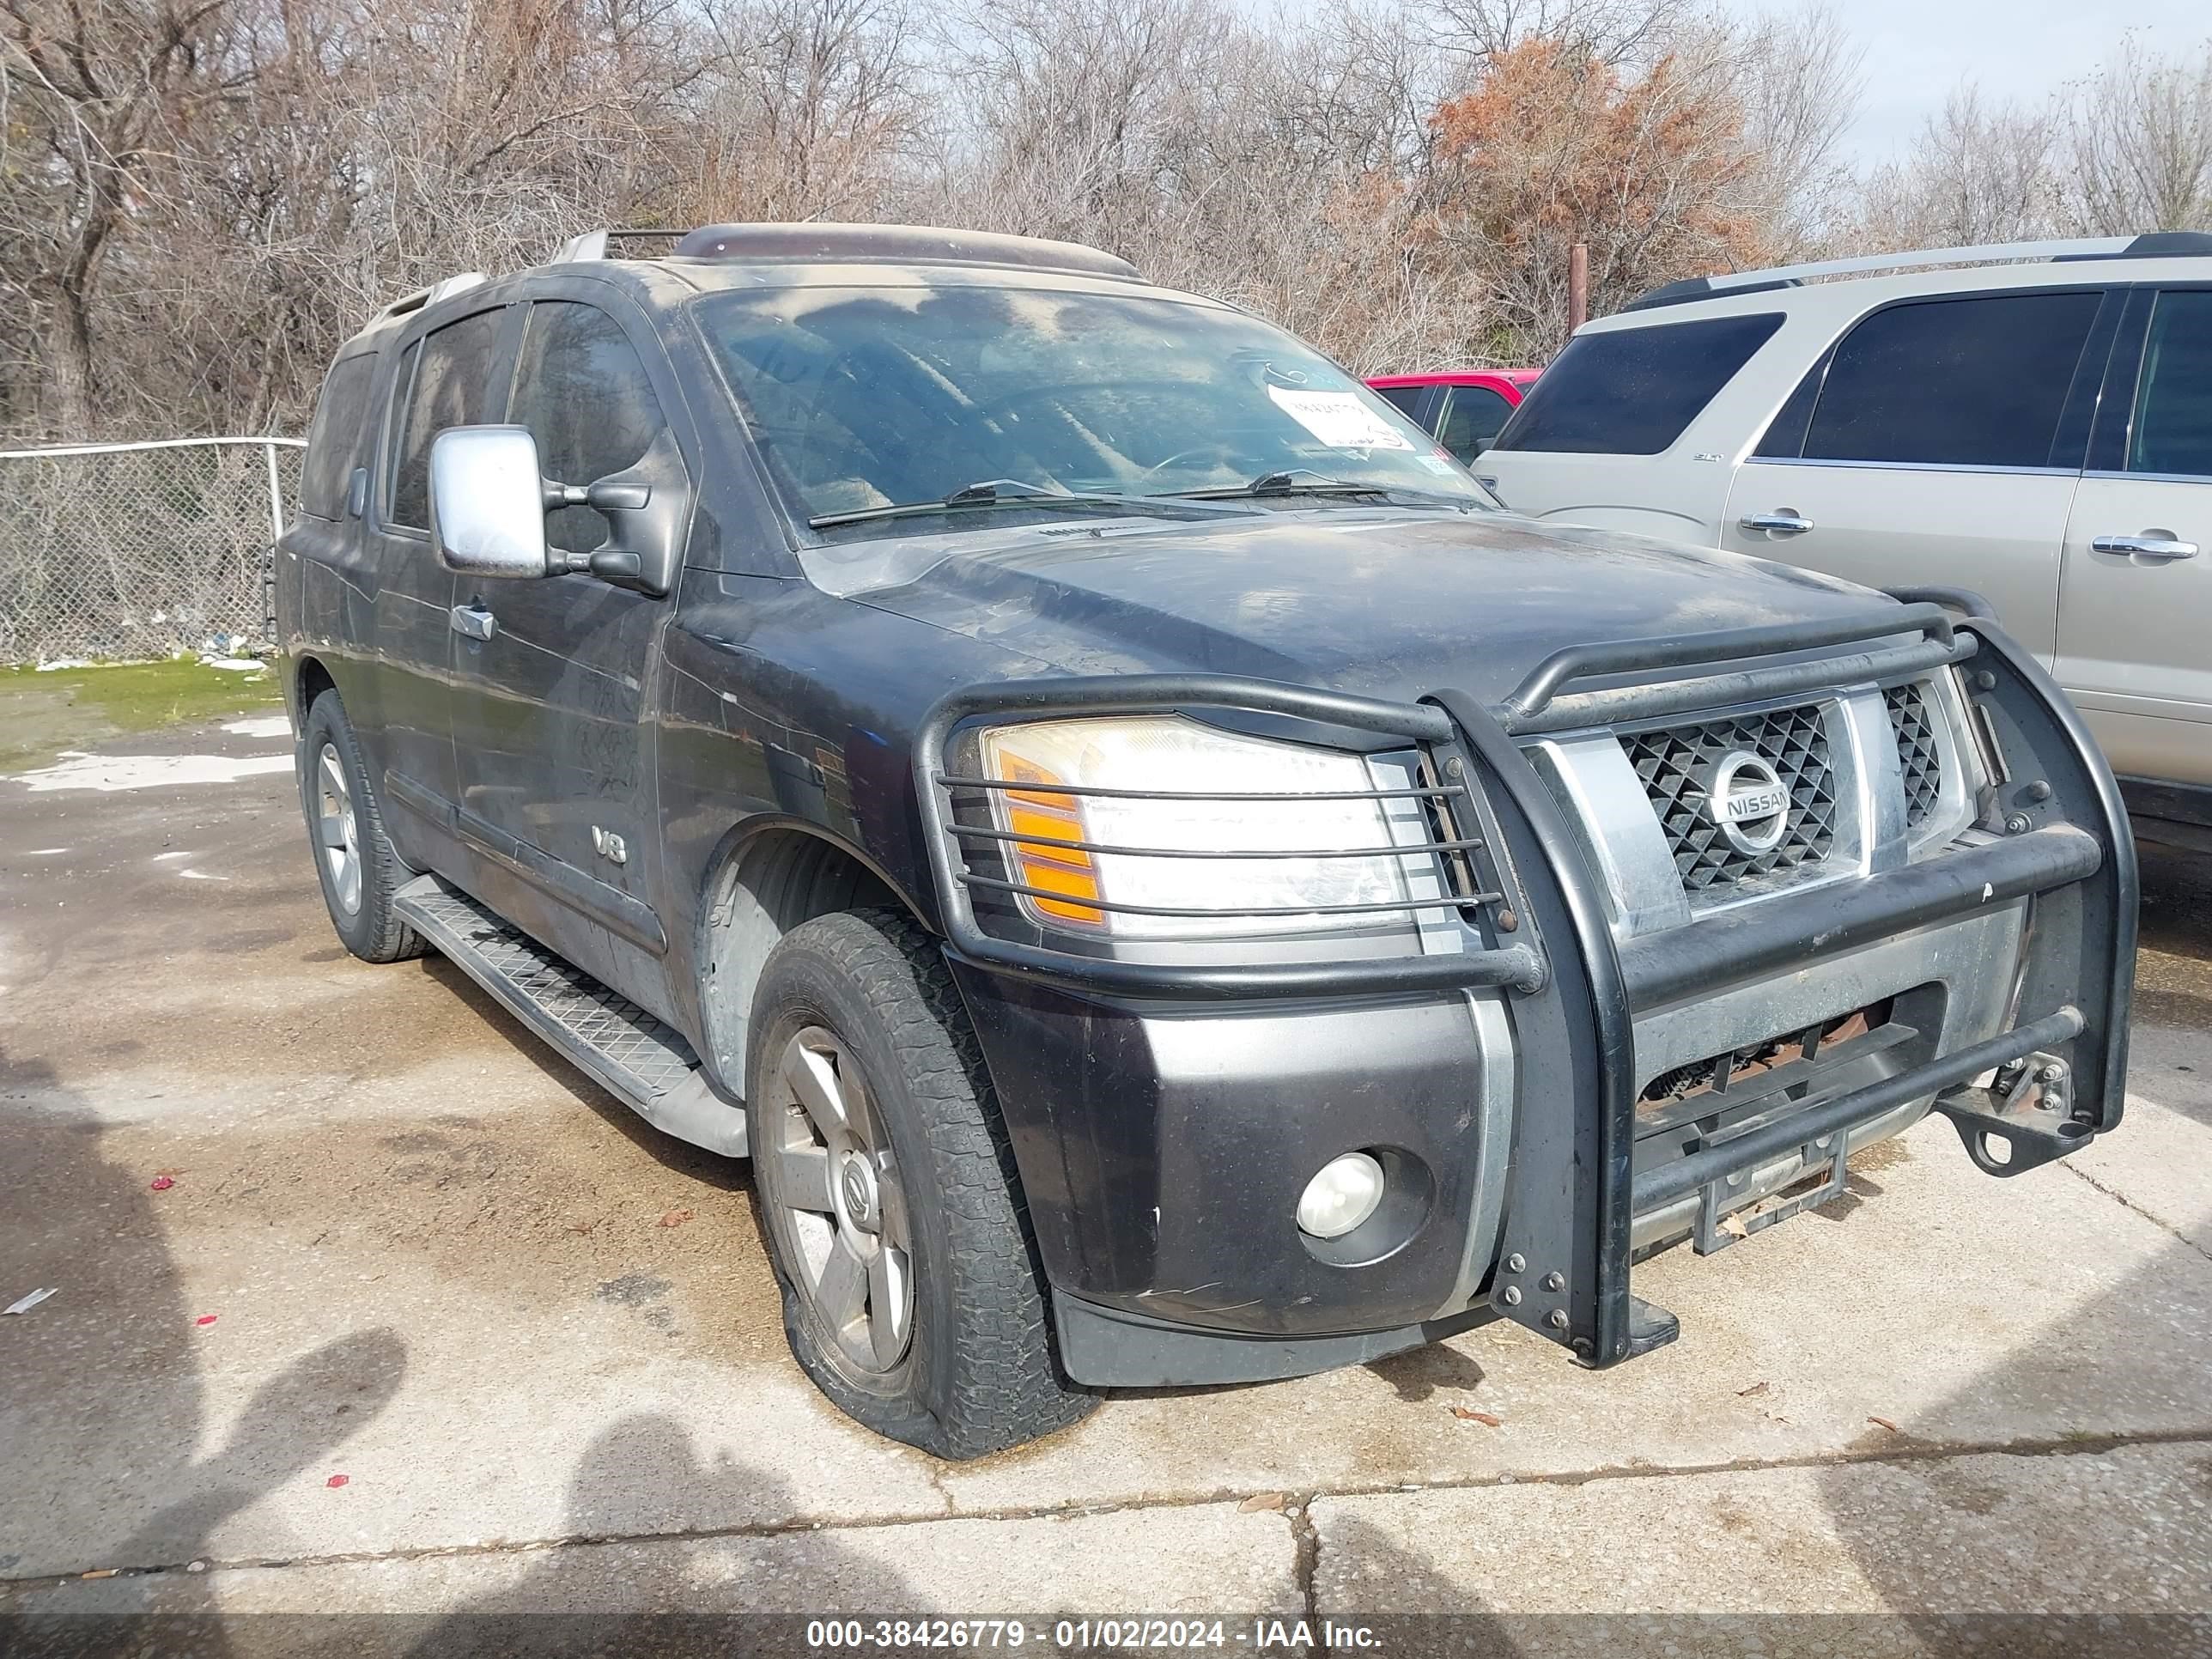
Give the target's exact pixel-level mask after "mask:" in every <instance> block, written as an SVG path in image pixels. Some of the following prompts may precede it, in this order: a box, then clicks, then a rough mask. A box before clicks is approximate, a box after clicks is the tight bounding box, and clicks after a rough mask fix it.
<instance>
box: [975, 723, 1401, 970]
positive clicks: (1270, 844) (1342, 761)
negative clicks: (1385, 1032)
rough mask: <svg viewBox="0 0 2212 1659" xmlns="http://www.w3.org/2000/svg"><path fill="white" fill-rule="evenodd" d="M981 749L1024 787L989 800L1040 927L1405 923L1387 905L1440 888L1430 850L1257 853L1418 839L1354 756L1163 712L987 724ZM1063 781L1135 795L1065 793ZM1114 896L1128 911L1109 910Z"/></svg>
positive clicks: (1138, 931)
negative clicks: (1396, 825) (1397, 827)
mask: <svg viewBox="0 0 2212 1659" xmlns="http://www.w3.org/2000/svg"><path fill="white" fill-rule="evenodd" d="M981 750H982V759H983V769H984V771H985V772H986V773H987V775H990V776H992V777H994V778H999V779H1003V780H1005V781H1007V782H1010V783H1012V784H1015V785H1018V786H1019V787H1016V788H1012V789H1000V790H994V791H992V792H991V793H992V795H993V798H994V799H993V800H992V811H993V812H994V818H995V822H996V823H997V825H998V827H999V829H1000V830H1001V831H1002V832H1004V833H1005V834H1006V835H1007V836H1009V837H1010V838H1011V839H1009V840H1008V841H1007V842H1006V843H1005V846H1006V871H1007V876H1008V878H1009V879H1010V880H1012V881H1013V882H1014V883H1016V884H1018V885H1019V886H1021V887H1024V888H1028V889H1031V891H1030V892H1028V893H1024V894H1021V895H1019V896H1018V897H1017V901H1016V902H1018V903H1019V905H1020V906H1021V908H1022V909H1023V910H1024V912H1025V913H1026V914H1027V915H1029V916H1030V919H1031V920H1032V921H1036V922H1038V923H1040V924H1042V925H1043V926H1045V927H1056V928H1061V929H1073V930H1076V931H1079V932H1090V933H1103V934H1111V935H1113V936H1115V937H1116V938H1122V939H1169V938H1180V939H1192V938H1200V939H1205V938H1220V937H1223V936H1225V935H1230V934H1250V933H1311V932H1316V931H1320V930H1322V929H1332V930H1333V929H1359V928H1365V929H1370V930H1371V929H1375V928H1377V927H1388V928H1394V929H1401V928H1404V927H1407V926H1408V925H1409V922H1410V916H1409V914H1408V912H1407V911H1406V910H1405V909H1403V908H1393V907H1402V906H1404V905H1405V904H1406V903H1407V899H1408V898H1409V897H1424V896H1427V897H1433V896H1435V895H1436V894H1437V892H1438V891H1439V888H1438V887H1437V885H1436V884H1435V881H1434V878H1433V872H1435V871H1436V867H1437V864H1436V858H1435V855H1434V854H1432V853H1430V852H1428V851H1426V850H1419V851H1414V852H1408V853H1397V852H1393V851H1379V852H1378V853H1377V854H1376V856H1374V857H1371V858H1363V857H1309V858H1298V857H1287V858H1286V857H1257V856H1252V855H1253V854H1270V853H1272V854H1285V853H1288V854H1296V853H1300V852H1314V853H1335V852H1353V851H1356V850H1358V849H1362V848H1377V849H1387V848H1393V847H1394V846H1398V845H1403V844H1405V843H1406V842H1407V841H1409V840H1410V841H1412V842H1415V843H1419V842H1425V841H1426V840H1428V839H1429V836H1428V832H1427V830H1426V829H1425V820H1424V819H1422V817H1421V816H1420V814H1419V807H1418V805H1416V804H1415V803H1413V802H1410V801H1407V800H1406V799H1391V798H1389V797H1387V796H1386V797H1383V798H1382V799H1377V798H1376V789H1377V783H1376V778H1375V777H1374V776H1372V775H1370V771H1369V767H1368V763H1367V762H1366V761H1365V760H1364V758H1363V757H1360V756H1358V755H1352V754H1346V753H1342V752H1340V751H1338V750H1326V749H1314V748H1309V747H1307V746H1305V745H1304V744H1293V743H1279V742H1274V741H1271V740H1269V739H1266V738H1246V737H1238V736H1236V735H1234V734H1232V733H1230V732H1221V731H1218V730H1216V729H1215V728H1213V727H1212V726H1201V725H1200V724H1199V723H1198V722H1197V721H1195V720H1183V719H1180V718H1176V717H1173V716H1170V717H1165V718H1146V719H1139V720H1042V721H1037V722H1035V723H1033V724H1030V725H1022V726H994V727H991V728H988V729H987V730H986V731H985V732H983V733H982V735H981ZM1055 786H1058V787H1055ZM1069 786H1073V787H1074V788H1076V789H1079V790H1081V789H1099V790H1107V791H1123V790H1127V791H1130V792H1133V793H1128V794H1121V793H1103V794H1083V793H1060V790H1061V789H1062V788H1065V787H1069ZM1285 796H1288V797H1292V799H1279V797H1285ZM1201 797H1202V798H1201ZM1239 797H1254V798H1255V799H1238V798H1239ZM1297 797H1312V799H1297ZM1330 797H1335V799H1330ZM1395 808H1407V809H1410V810H1411V812H1412V815H1413V821H1414V822H1415V823H1417V824H1422V825H1423V827H1421V828H1419V829H1415V830H1413V832H1411V833H1410V834H1408V833H1404V832H1402V831H1401V834H1398V835H1395V836H1394V835H1393V833H1392V823H1393V821H1394V819H1395V820H1397V821H1398V822H1400V823H1401V824H1402V823H1403V822H1404V820H1405V817H1406V813H1404V812H1399V811H1391V810H1390V809H1395ZM1071 842H1076V843H1081V845H1080V846H1070V845H1067V844H1066V843H1071ZM1055 843H1059V844H1055ZM1121 849H1128V850H1121ZM1139 849H1141V850H1139ZM1177 853H1183V854H1188V853H1200V854H1204V853H1217V854H1231V855H1232V856H1229V857H1214V858H1207V857H1195V858H1194V857H1176V856H1171V854H1177ZM1146 854H1151V856H1147V855H1146ZM1237 854H1243V855H1244V856H1235V855H1237ZM1409 878H1410V880H1411V881H1412V883H1413V885H1412V886H1411V887H1409ZM1123 905H1126V906H1132V907H1135V908H1131V909H1119V908H1114V907H1115V906H1123ZM1344 906H1373V907H1377V908H1372V909H1364V910H1358V911H1354V912H1352V913H1350V914H1344V913H1341V911H1340V907H1344ZM1255 912H1263V913H1267V914H1263V915H1255V914H1253V913H1255ZM1186 913H1187V914H1186ZM1332 913H1334V914H1332Z"/></svg>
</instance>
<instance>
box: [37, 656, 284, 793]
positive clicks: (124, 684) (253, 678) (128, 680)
mask: <svg viewBox="0 0 2212 1659" xmlns="http://www.w3.org/2000/svg"><path fill="white" fill-rule="evenodd" d="M282 703H283V692H282V690H280V689H279V688H278V686H277V684H276V676H275V675H274V674H272V673H270V672H269V671H267V670H266V669H264V670H263V671H261V672H260V673H258V674H246V673H243V672H240V671H238V670H235V669H224V668H209V667H207V666H205V665H203V664H202V663H201V662H199V661H198V659H196V658H192V657H177V658H172V659H170V660H168V661H167V662H125V663H100V664H96V665H94V666H92V667H89V668H57V669H52V670H50V671H46V672H44V673H41V672H40V671H38V670H37V669H35V668H0V772H21V771H25V770H27V769H29V768H31V767H33V766H40V765H43V764H45V763H46V762H48V761H51V760H52V759H53V758H54V757H56V756H57V755H58V754H60V753H61V752H62V751H63V750H68V749H85V748H89V747H90V746H91V745H92V744H95V743H99V742H101V741H103V740H104V739H106V738H116V737H122V736H125V735H126V734H128V733H130V732H152V731H157V730H159V729H160V728H161V727H162V726H179V725H184V724H186V723H197V722H202V721H207V720H232V719H235V718H236V717H238V716H239V715H241V714H256V713H259V712H262V711H265V710H267V709H270V708H276V707H278V706H280V705H281V704H282Z"/></svg>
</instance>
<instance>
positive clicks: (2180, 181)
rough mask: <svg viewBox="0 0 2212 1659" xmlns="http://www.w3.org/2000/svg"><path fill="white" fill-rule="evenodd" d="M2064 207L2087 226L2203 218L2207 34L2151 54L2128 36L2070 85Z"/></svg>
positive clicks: (2210, 206) (2211, 135)
mask: <svg viewBox="0 0 2212 1659" xmlns="http://www.w3.org/2000/svg"><path fill="white" fill-rule="evenodd" d="M2071 92H2072V95H2071V96H2070V97H2069V99H2068V100H2067V102H2066V111H2065V116H2064V129H2065V138H2066V147H2067V159H2068V162H2069V165H2068V167H2067V169H2066V174H2065V176H2066V179H2067V190H2066V191H2065V201H2064V212H2065V216H2066V218H2067V221H2068V222H2069V224H2070V225H2071V226H2072V227H2073V228H2076V229H2078V230H2080V231H2081V232H2083V233H2085V234H2090V235H2124V234H2130V233H2131V232H2137V231H2146V230H2201V229H2203V228H2207V227H2208V226H2212V42H2208V43H2207V44H2206V45H2205V46H2203V47H2200V48H2199V49H2198V51H2197V53H2196V55H2195V57H2194V58H2157V57H2154V56H2153V55H2152V54H2151V53H2150V52H2148V51H2147V50H2146V49H2145V47H2144V46H2143V44H2142V40H2141V38H2140V37H2138V36H2136V35H2130V36H2128V37H2127V38H2126V39H2125V40H2123V42H2122V43H2121V46H2120V51H2119V55H2118V58H2116V59H2115V60H2114V61H2113V62H2112V63H2110V64H2106V65H2105V66H2104V67H2103V68H2102V69H2100V70H2098V71H2097V73H2096V74H2094V75H2093V76H2090V77H2089V78H2088V79H2087V81H2085V82H2081V83H2080V84H2079V85H2078V86H2076V87H2075V88H2071Z"/></svg>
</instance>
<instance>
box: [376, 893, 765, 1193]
mask: <svg viewBox="0 0 2212 1659" xmlns="http://www.w3.org/2000/svg"><path fill="white" fill-rule="evenodd" d="M396 908H398V912H399V914H400V915H402V916H404V917H405V918H406V920H407V923H408V925H409V926H410V927H413V928H414V929H415V930H416V932H417V933H421V934H422V937H423V938H424V939H428V941H429V942H430V944H431V945H433V946H435V948H436V950H437V951H438V953H439V954H440V955H441V956H442V957H445V958H446V959H447V961H449V962H451V963H453V965H454V966H455V967H457V968H459V969H461V970H462V971H463V972H464V973H465V974H466V975H468V976H469V977H470V978H471V979H472V980H474V981H476V982H477V984H479V985H481V986H483V987H484V989H485V990H487V991H489V992H490V993H491V994H492V995H493V996H494V997H495V998H497V999H498V1000H499V1001H500V1002H501V1004H502V1005H503V1006H505V1007H506V1008H507V1010H508V1012H511V1013H513V1014H514V1015H515V1016H516V1017H517V1018H520V1019H521V1020H522V1021H523V1023H524V1024H526V1025H529V1026H530V1027H532V1029H533V1030H536V1031H537V1033H538V1036H542V1037H544V1039H545V1040H546V1041H547V1042H550V1043H551V1044H552V1045H553V1046H554V1047H555V1048H558V1049H559V1050H560V1051H561V1052H562V1054H564V1055H566V1056H567V1057H568V1059H569V1060H572V1061H574V1063H575V1064H576V1065H577V1066H580V1067H582V1068H583V1069H584V1070H585V1071H586V1072H589V1073H591V1074H592V1077H594V1078H596V1079H598V1080H599V1082H600V1083H602V1084H604V1085H605V1086H606V1087H607V1088H608V1089H609V1090H610V1091H612V1092H613V1093H614V1094H615V1095H616V1096H617V1097H619V1098H620V1099H621V1100H622V1102H623V1104H625V1105H627V1106H629V1108H630V1109H632V1110H633V1111H635V1112H636V1113H637V1115H639V1116H640V1117H642V1118H643V1119H644V1120H645V1121H647V1122H648V1123H650V1124H652V1125H653V1127H655V1128H657V1129H661V1130H665V1132H666V1133H669V1134H671V1135H674V1136H675V1137H676V1138H677V1139H678V1140H688V1141H690V1143H691V1144H692V1145H693V1146H704V1147H705V1148H706V1149H707V1150H708V1152H720V1153H721V1154H722V1155H723V1156H724V1157H726V1158H743V1157H744V1155H745V1114H744V1109H743V1108H742V1107H738V1106H732V1105H731V1104H730V1103H729V1102H727V1101H726V1100H724V1099H723V1098H722V1097H720V1095H718V1094H716V1093H715V1092H714V1090H713V1089H712V1088H711V1087H710V1086H709V1085H708V1082H707V1077H706V1073H704V1072H703V1071H702V1069H701V1068H700V1065H699V1057H698V1056H697V1055H696V1054H694V1053H692V1051H691V1045H690V1043H688V1042H685V1041H684V1036H683V1034H682V1033H681V1032H679V1031H678V1030H675V1029H674V1028H673V1027H672V1026H670V1025H666V1024H663V1023H662V1022H661V1021H660V1020H659V1019H657V1018H654V1017H653V1015H652V1014H650V1013H648V1012H646V1011H645V1010H644V1009H642V1008H641V1007H639V1006H637V1004H635V1002H632V1001H630V1000H629V998H627V997H625V996H623V995H622V994H620V993H619V992H617V991H612V990H610V989H608V988H607V987H605V986H604V985H602V984H600V983H599V981H597V980H595V979H593V978H592V976H591V975H589V974H586V972H584V970H583V969H580V968H578V967H576V966H575V965H574V963H570V962H568V961H567V960H566V959H564V958H562V957H557V956H556V955H555V954H554V953H553V952H552V951H549V950H547V949H546V948H545V947H544V945H540V944H539V943H538V941H537V940H536V939H532V938H531V937H530V936H529V935H528V934H527V933H524V932H522V931H521V930H520V928H517V927H510V926H509V925H508V924H507V922H505V921H502V920H501V918H500V917H499V916H497V915H494V914H493V913H492V912H491V911H489V910H488V909H486V908H484V907H483V905H481V904H479V903H477V901H476V900H474V899H473V898H471V897H470V896H468V895H467V894H466V893H464V892H463V891H461V890H460V889H459V888H458V887H454V886H453V885H451V884H448V883H446V882H443V881H441V880H440V879H439V878H437V877H435V876H417V877H416V878H415V879H414V880H412V881H410V882H409V883H408V884H406V885H405V886H404V887H403V888H401V889H400V890H399V893H398V898H397V901H396Z"/></svg>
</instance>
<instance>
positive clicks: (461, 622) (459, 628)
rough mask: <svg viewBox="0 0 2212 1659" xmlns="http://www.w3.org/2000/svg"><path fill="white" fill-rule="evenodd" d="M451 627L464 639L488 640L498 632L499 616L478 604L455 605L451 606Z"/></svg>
mask: <svg viewBox="0 0 2212 1659" xmlns="http://www.w3.org/2000/svg"><path fill="white" fill-rule="evenodd" d="M453 632H455V633H456V634H459V635H462V636H463V637H464V638H466V639H471V640H488V639H489V638H490V637H491V636H492V635H495V634H496V633H498V632H499V618H498V617H495V616H493V615H492V614H491V612H490V611H487V610H485V609H484V608H483V606H482V605H455V606H454V607H453Z"/></svg>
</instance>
